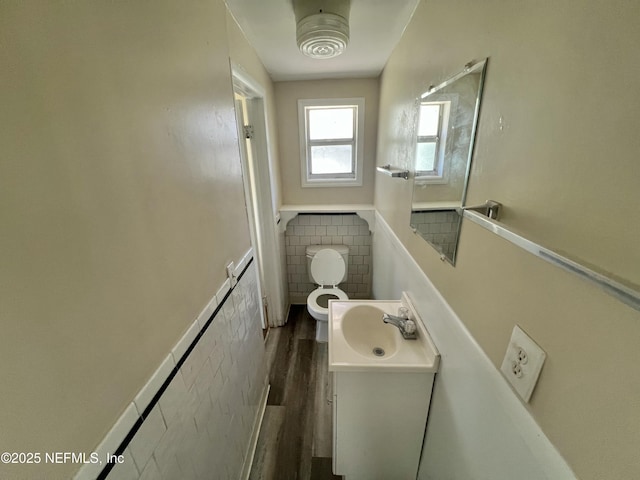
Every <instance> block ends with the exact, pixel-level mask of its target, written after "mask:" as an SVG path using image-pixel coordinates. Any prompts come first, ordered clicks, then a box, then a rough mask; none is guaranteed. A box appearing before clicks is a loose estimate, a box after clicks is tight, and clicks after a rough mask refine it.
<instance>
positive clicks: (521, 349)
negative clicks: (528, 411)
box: [500, 325, 547, 402]
mask: <svg viewBox="0 0 640 480" xmlns="http://www.w3.org/2000/svg"><path fill="white" fill-rule="evenodd" d="M545 358H547V354H546V353H544V350H542V349H541V348H540V347H539V346H538V344H537V343H536V342H534V341H533V340H532V339H531V337H529V335H527V334H526V333H525V332H524V331H523V330H522V329H521V328H520V327H519V326H517V325H516V326H515V327H513V332H512V333H511V340H510V341H509V346H508V347H507V353H506V355H505V356H504V360H503V361H502V366H501V367H500V370H501V371H502V373H503V375H504V376H505V377H506V379H507V380H508V381H509V383H511V385H512V386H513V388H514V389H515V391H516V392H517V393H518V395H520V397H521V398H522V399H523V400H524V401H525V402H528V401H529V399H530V398H531V394H532V393H533V389H534V388H535V386H536V383H537V381H538V377H539V376H540V371H541V370H542V365H543V364H544V360H545Z"/></svg>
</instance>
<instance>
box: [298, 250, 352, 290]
mask: <svg viewBox="0 0 640 480" xmlns="http://www.w3.org/2000/svg"><path fill="white" fill-rule="evenodd" d="M325 248H327V249H331V250H335V251H336V252H338V253H339V254H340V256H341V257H342V259H343V260H344V266H345V269H344V277H342V281H341V282H340V283H342V282H344V281H345V280H346V279H347V273H348V272H349V247H348V246H347V245H309V246H308V247H307V275H308V276H309V280H310V281H311V283H315V280H314V279H313V278H312V277H311V260H312V259H313V257H314V255H315V254H316V253H318V252H319V251H320V250H324V249H325Z"/></svg>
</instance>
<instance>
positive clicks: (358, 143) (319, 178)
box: [298, 97, 364, 187]
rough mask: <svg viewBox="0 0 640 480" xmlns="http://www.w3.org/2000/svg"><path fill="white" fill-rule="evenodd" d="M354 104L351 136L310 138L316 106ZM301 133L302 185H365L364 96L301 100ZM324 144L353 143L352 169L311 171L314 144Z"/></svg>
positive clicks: (318, 107)
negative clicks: (325, 171)
mask: <svg viewBox="0 0 640 480" xmlns="http://www.w3.org/2000/svg"><path fill="white" fill-rule="evenodd" d="M345 107H351V108H353V109H354V110H355V111H354V116H353V120H354V125H353V138H352V139H325V140H311V139H310V138H309V133H310V132H309V111H311V110H314V109H327V108H345ZM298 133H299V137H300V169H301V182H302V187H355V186H362V172H363V153H364V98H363V97H355V98H321V99H299V100H298ZM324 145H351V146H352V150H351V165H352V169H351V172H349V173H323V174H318V173H316V174H313V173H311V147H313V146H324Z"/></svg>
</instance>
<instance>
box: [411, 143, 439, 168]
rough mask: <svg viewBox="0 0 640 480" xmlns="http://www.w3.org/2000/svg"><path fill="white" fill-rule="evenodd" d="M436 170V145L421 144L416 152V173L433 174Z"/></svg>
mask: <svg viewBox="0 0 640 480" xmlns="http://www.w3.org/2000/svg"><path fill="white" fill-rule="evenodd" d="M435 169H436V143H435V142H420V143H418V148H417V151H416V171H418V172H432V171H434V170H435Z"/></svg>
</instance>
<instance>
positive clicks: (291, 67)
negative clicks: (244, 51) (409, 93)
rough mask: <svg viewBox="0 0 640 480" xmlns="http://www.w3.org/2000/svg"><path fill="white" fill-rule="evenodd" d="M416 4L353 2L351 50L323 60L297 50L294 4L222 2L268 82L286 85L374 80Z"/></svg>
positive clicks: (284, 0)
mask: <svg viewBox="0 0 640 480" xmlns="http://www.w3.org/2000/svg"><path fill="white" fill-rule="evenodd" d="M318 1H321V0H318ZM419 1H420V0H351V13H350V16H349V24H350V30H351V39H350V41H349V46H348V47H347V50H346V52H345V53H343V54H342V55H340V56H338V57H334V58H330V59H325V60H316V59H312V58H308V57H306V56H304V55H303V54H302V53H300V51H299V50H298V46H297V45H296V19H295V15H294V12H293V4H292V0H226V3H227V6H228V7H229V10H230V11H231V14H232V15H233V17H234V18H235V19H236V21H237V22H238V24H239V25H240V28H241V29H242V31H243V32H244V34H245V36H246V37H247V40H249V43H251V45H252V46H253V48H254V49H255V50H256V52H257V54H258V56H259V57H260V60H262V63H263V64H264V66H265V68H266V69H267V71H268V72H269V73H270V74H271V78H272V79H273V80H274V81H285V80H311V79H322V78H346V77H376V76H378V75H379V74H380V72H381V71H382V69H383V68H384V66H385V64H386V62H387V59H388V58H389V56H390V55H391V52H392V51H393V49H394V47H395V46H396V44H397V43H398V41H399V40H400V37H401V36H402V33H403V32H404V29H405V27H406V25H407V24H408V23H409V20H410V19H411V15H412V14H413V11H414V10H415V8H416V6H417V4H418V3H419Z"/></svg>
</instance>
